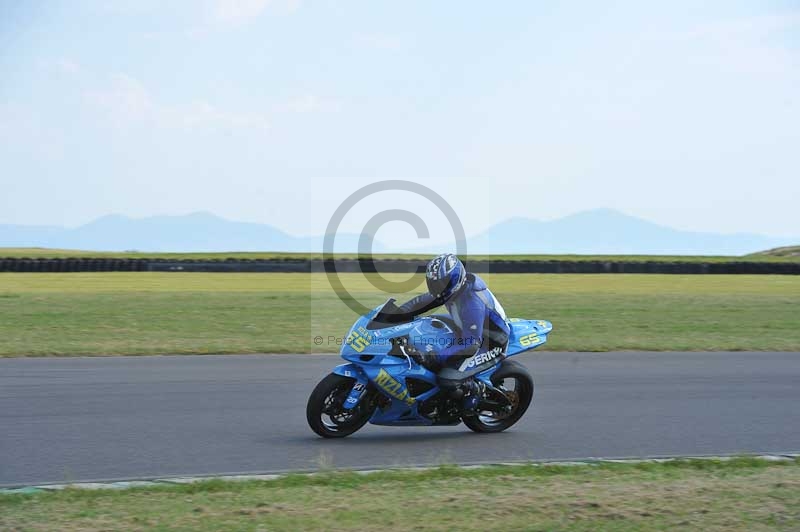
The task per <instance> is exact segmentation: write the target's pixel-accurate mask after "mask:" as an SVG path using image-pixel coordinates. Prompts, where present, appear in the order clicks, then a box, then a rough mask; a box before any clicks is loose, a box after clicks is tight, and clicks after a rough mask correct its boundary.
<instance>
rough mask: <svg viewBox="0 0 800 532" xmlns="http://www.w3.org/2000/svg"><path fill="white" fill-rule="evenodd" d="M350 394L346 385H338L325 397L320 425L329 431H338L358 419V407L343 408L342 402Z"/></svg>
mask: <svg viewBox="0 0 800 532" xmlns="http://www.w3.org/2000/svg"><path fill="white" fill-rule="evenodd" d="M349 394H350V388H349V386H347V385H344V384H342V385H339V386H337V387H336V388H334V389H333V390H331V391H330V393H329V394H328V395H327V396H326V397H325V400H324V401H323V404H322V411H321V412H320V421H321V422H322V426H323V427H325V429H327V430H328V431H330V432H339V431H340V430H341V429H342V428H344V427H346V426H348V425H350V424H352V423H353V422H355V421H356V420H357V419H358V407H355V408H351V409H349V410H348V409H345V408H344V402H345V400H346V399H347V396H348V395H349Z"/></svg>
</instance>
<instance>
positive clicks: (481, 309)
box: [400, 273, 510, 367]
mask: <svg viewBox="0 0 800 532" xmlns="http://www.w3.org/2000/svg"><path fill="white" fill-rule="evenodd" d="M442 304H444V306H445V308H446V309H447V311H448V312H449V313H450V316H452V318H453V321H454V322H455V324H456V326H457V328H458V330H457V331H455V332H456V334H457V335H458V337H457V338H456V341H455V342H453V345H447V346H443V347H441V348H439V349H438V350H437V352H436V362H437V365H438V366H439V367H458V364H459V363H460V362H461V361H463V360H465V359H466V358H468V357H471V356H473V355H475V354H479V353H485V352H487V351H488V350H490V349H494V348H496V347H501V348H502V349H505V347H506V344H507V343H508V335H509V332H510V329H509V327H508V323H506V313H505V311H504V310H503V307H502V306H501V305H500V302H498V301H497V298H496V297H494V294H492V292H491V291H490V290H489V288H488V287H487V286H486V283H485V282H484V281H483V279H481V278H480V277H478V276H477V275H474V274H471V273H470V274H467V280H466V283H465V284H464V286H463V287H462V288H461V290H459V291H458V293H456V294H454V295H453V296H452V297H451V298H450V300H449V301H441V300H439V299H437V298H435V297H434V296H432V295H431V294H429V293H425V294H421V295H419V296H417V297H415V298H413V299H411V300H410V301H408V302H407V303H405V304H403V305H402V306H401V307H400V311H401V312H405V313H410V314H414V315H417V314H422V313H424V312H427V311H429V310H431V309H434V308H436V307H439V306H441V305H442Z"/></svg>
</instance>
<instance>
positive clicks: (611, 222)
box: [0, 209, 800, 255]
mask: <svg viewBox="0 0 800 532" xmlns="http://www.w3.org/2000/svg"><path fill="white" fill-rule="evenodd" d="M358 239H359V235H355V234H339V235H337V236H336V251H337V252H347V253H354V252H356V251H357V249H358ZM797 242H800V238H797V239H780V238H771V237H767V236H762V235H755V234H746V233H739V234H717V233H696V232H690V231H679V230H676V229H671V228H669V227H664V226H661V225H658V224H654V223H652V222H648V221H646V220H642V219H640V218H635V217H633V216H628V215H626V214H622V213H620V212H618V211H614V210H611V209H596V210H591V211H584V212H579V213H577V214H573V215H570V216H566V217H564V218H560V219H557V220H553V221H538V220H532V219H528V218H511V219H509V220H506V221H504V222H501V223H499V224H497V225H495V226H492V227H491V228H489V229H488V230H487V231H485V232H484V233H481V234H479V235H476V236H474V237H471V238H469V239H468V242H467V243H468V246H467V249H468V252H469V254H472V255H475V254H481V255H483V254H487V255H491V254H571V253H574V254H610V255H623V254H625V255H628V254H631V255H744V254H747V253H753V252H756V251H759V250H763V249H768V248H775V247H779V246H787V245H792V244H797ZM0 247H47V248H61V249H84V250H92V251H125V250H137V251H145V252H147V251H152V252H169V251H174V252H186V251H207V252H224V251H286V252H320V251H321V250H322V237H321V236H317V237H296V236H292V235H290V234H287V233H285V232H283V231H281V230H279V229H277V228H275V227H272V226H270V225H264V224H257V223H244V222H233V221H229V220H225V219H223V218H220V217H218V216H215V215H213V214H209V213H194V214H187V215H184V216H152V217H148V218H129V217H126V216H120V215H109V216H104V217H102V218H98V219H97V220H95V221H93V222H90V223H88V224H86V225H83V226H80V227H77V228H75V229H65V228H61V227H52V226H22V225H0ZM374 250H375V251H376V252H378V253H380V252H387V251H392V252H402V251H406V252H408V251H411V252H417V253H419V252H425V253H434V252H436V251H438V248H437V250H433V249H425V250H420V249H416V250H414V249H409V248H407V247H402V244H400V245H395V246H392V247H391V248H387V247H386V246H384V245H383V244H381V243H380V242H378V241H376V242H375V246H374Z"/></svg>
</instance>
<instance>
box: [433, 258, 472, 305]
mask: <svg viewBox="0 0 800 532" xmlns="http://www.w3.org/2000/svg"><path fill="white" fill-rule="evenodd" d="M466 280H467V269H466V268H464V265H463V264H462V263H461V261H460V260H458V257H456V256H455V255H453V254H452V253H443V254H442V255H439V256H438V257H436V258H434V259H433V260H431V261H430V262H429V263H428V268H427V269H426V270H425V281H426V282H427V283H428V291H429V292H430V293H431V295H432V296H434V297H435V298H437V299H439V300H441V301H442V302H445V301H447V300H448V299H450V298H451V297H453V295H454V294H456V293H457V292H458V291H459V290H461V287H463V286H464V283H465V282H466Z"/></svg>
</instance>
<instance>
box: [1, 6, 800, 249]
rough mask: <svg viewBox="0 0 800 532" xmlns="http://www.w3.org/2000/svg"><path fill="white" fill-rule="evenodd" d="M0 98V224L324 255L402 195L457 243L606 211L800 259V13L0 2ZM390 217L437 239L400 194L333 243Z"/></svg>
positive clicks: (385, 232) (390, 230) (400, 230)
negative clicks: (353, 199) (265, 230)
mask: <svg viewBox="0 0 800 532" xmlns="http://www.w3.org/2000/svg"><path fill="white" fill-rule="evenodd" d="M164 4H166V5H164ZM0 72H2V74H0V185H1V186H2V191H3V193H2V196H0V223H18V224H56V225H67V226H75V225H78V224H81V223H85V222H87V221H89V220H91V219H93V218H96V217H99V216H102V215H105V214H109V213H121V214H126V215H130V216H146V215H153V214H181V213H187V212H193V211H201V210H202V211H211V212H214V213H216V214H218V215H221V216H224V217H227V218H231V219H236V220H244V221H258V222H264V223H270V224H272V225H275V226H277V227H279V228H281V229H284V230H286V231H288V232H291V233H294V234H298V235H306V234H320V233H322V232H323V231H324V229H325V226H326V224H327V221H328V219H329V218H330V216H331V214H332V213H333V211H334V210H335V209H336V207H337V206H338V205H339V204H340V203H341V201H342V200H344V198H345V197H346V196H348V195H349V194H350V193H352V192H353V191H354V190H356V189H357V188H359V187H360V186H363V185H365V184H368V183H371V182H374V181H376V180H381V179H409V180H412V181H417V182H420V183H423V184H426V185H428V186H430V187H431V188H433V189H435V190H436V191H437V192H438V193H440V194H441V195H442V196H444V197H445V199H447V200H448V201H449V202H450V203H451V204H452V205H453V207H454V208H455V209H456V211H457V212H458V213H459V215H460V217H461V219H462V221H463V223H464V226H465V228H466V229H467V234H474V233H477V232H479V231H481V230H482V229H485V228H486V227H488V226H489V225H492V224H494V223H496V222H498V221H501V220H503V219H505V218H508V217H511V216H526V217H531V218H540V219H550V218H554V217H558V216H563V215H566V214H570V213H572V212H576V211H579V210H583V209H589V208H596V207H610V208H616V209H619V210H622V211H624V212H626V213H628V214H632V215H636V216H640V217H644V218H647V219H649V220H652V221H656V222H659V223H662V224H665V225H670V226H673V227H677V228H681V229H693V230H698V231H719V232H739V231H747V232H759V233H764V234H769V235H775V236H789V235H798V234H800V223H798V222H800V209H798V208H797V201H798V198H800V149H798V146H800V127H798V124H800V99H799V98H798V95H799V94H800V4H799V3H798V2H796V1H794V2H780V1H760V2H756V1H752V2H738V1H706V2H694V1H688V2H683V1H673V2H660V3H658V4H656V3H654V2H636V1H631V2H588V1H587V2H506V3H502V4H490V3H486V2H435V3H434V2H402V3H401V2H394V3H388V2H334V1H317V2H313V1H303V0H272V1H264V0H242V1H234V0H209V1H201V0H198V1H192V2H179V1H170V2H157V1H149V0H141V1H121V2H99V1H98V2H83V1H69V2H68V1H49V2H16V1H12V0H0ZM387 206H392V207H398V206H400V207H405V208H408V209H411V210H415V211H416V212H418V213H419V214H420V215H421V216H422V217H423V218H424V219H425V220H426V221H427V222H428V223H429V225H430V226H431V227H432V231H431V232H432V238H434V239H436V238H437V236H438V237H440V238H441V239H444V238H446V237H447V236H448V235H449V232H448V233H447V234H444V233H442V232H441V231H439V229H440V228H441V227H444V226H446V224H445V223H444V220H443V218H442V217H441V216H440V215H438V214H437V213H436V212H435V208H434V207H433V206H432V205H431V204H429V203H427V202H426V200H421V199H420V198H416V197H413V196H411V195H409V194H407V193H395V194H391V193H382V195H376V196H374V197H373V198H371V199H370V201H366V202H364V204H363V205H361V206H360V208H359V209H357V210H355V211H354V212H352V213H351V214H349V215H348V217H347V218H346V219H345V221H344V223H343V226H342V227H343V228H344V229H345V230H353V231H358V230H360V228H361V227H362V226H363V223H364V222H365V221H366V220H367V219H368V218H369V217H370V216H372V215H373V214H374V213H375V212H377V211H379V210H381V209H382V208H386V207H387ZM409 233H410V229H409V228H408V227H406V226H404V225H403V224H401V223H399V222H396V223H393V224H389V225H387V226H386V227H385V228H383V229H382V230H381V232H380V233H379V234H378V237H379V239H383V240H388V239H392V238H405V237H407V236H408V235H409Z"/></svg>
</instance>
